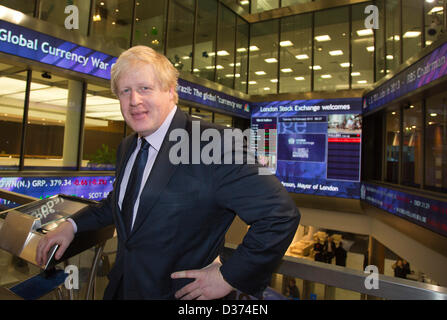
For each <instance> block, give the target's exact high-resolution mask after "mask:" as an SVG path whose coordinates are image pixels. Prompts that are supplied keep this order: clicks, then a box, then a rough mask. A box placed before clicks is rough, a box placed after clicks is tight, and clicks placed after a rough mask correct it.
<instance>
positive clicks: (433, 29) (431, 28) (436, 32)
mask: <svg viewBox="0 0 447 320" xmlns="http://www.w3.org/2000/svg"><path fill="white" fill-rule="evenodd" d="M424 11H425V46H429V45H431V44H432V43H433V41H435V40H436V39H438V38H439V36H440V35H441V31H442V30H443V27H442V25H443V21H444V0H433V1H430V2H428V1H424Z"/></svg>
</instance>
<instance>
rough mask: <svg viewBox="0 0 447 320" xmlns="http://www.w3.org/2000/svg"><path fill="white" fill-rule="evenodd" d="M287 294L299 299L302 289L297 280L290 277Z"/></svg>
mask: <svg viewBox="0 0 447 320" xmlns="http://www.w3.org/2000/svg"><path fill="white" fill-rule="evenodd" d="M287 292H288V293H287V296H288V297H289V298H291V299H297V300H298V299H299V298H300V290H299V289H298V287H297V286H296V280H295V279H293V278H292V279H290V280H289V282H288V284H287Z"/></svg>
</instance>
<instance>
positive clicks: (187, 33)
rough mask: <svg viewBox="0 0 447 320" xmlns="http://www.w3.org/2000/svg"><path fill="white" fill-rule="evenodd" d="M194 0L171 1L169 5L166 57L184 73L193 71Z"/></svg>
mask: <svg viewBox="0 0 447 320" xmlns="http://www.w3.org/2000/svg"><path fill="white" fill-rule="evenodd" d="M194 2H195V1H194V0H182V1H178V0H177V1H171V2H170V5H169V21H168V23H169V27H168V44H167V48H166V56H167V57H168V59H169V60H170V61H171V62H172V64H173V65H174V66H175V67H176V68H177V69H178V70H182V71H187V72H190V71H191V59H186V60H185V59H182V57H190V56H192V40H193V39H192V38H193V37H192V36H193V29H194V7H195V6H194Z"/></svg>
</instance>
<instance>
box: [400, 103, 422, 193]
mask: <svg viewBox="0 0 447 320" xmlns="http://www.w3.org/2000/svg"><path fill="white" fill-rule="evenodd" d="M403 138H404V140H403V146H402V184H406V185H410V186H414V187H419V186H420V185H421V183H422V175H421V173H422V172H421V171H422V170H421V169H422V106H421V104H420V103H413V104H411V105H408V106H405V107H404V113H403Z"/></svg>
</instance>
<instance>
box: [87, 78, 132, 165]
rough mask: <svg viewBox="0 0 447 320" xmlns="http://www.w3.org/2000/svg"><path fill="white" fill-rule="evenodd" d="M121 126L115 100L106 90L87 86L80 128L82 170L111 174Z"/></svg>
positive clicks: (122, 122)
mask: <svg viewBox="0 0 447 320" xmlns="http://www.w3.org/2000/svg"><path fill="white" fill-rule="evenodd" d="M124 126H125V122H124V119H123V116H122V115H121V109H120V104H119V100H118V99H116V98H115V97H114V96H113V94H112V93H111V90H110V89H109V88H104V87H99V86H95V85H91V84H89V85H88V87H87V99H86V110H85V124H84V144H83V151H82V168H83V169H87V170H96V169H99V170H115V162H116V150H117V149H118V145H119V143H120V142H121V140H122V139H123V135H124Z"/></svg>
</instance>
